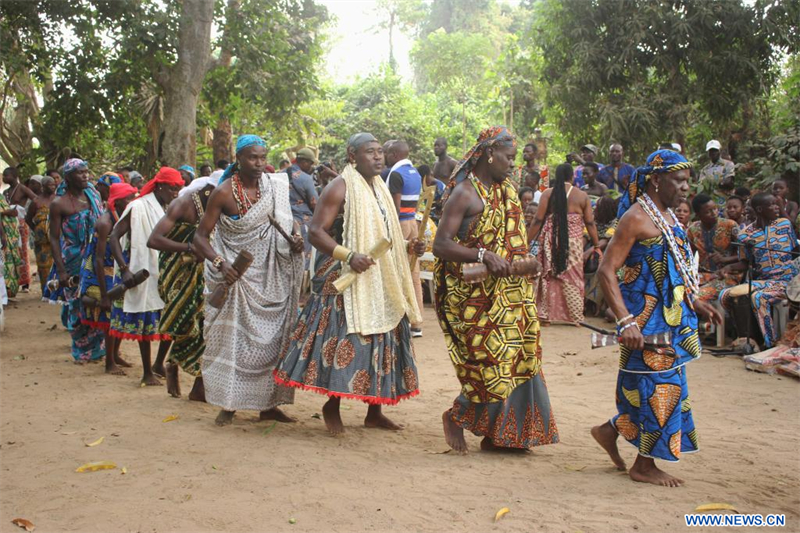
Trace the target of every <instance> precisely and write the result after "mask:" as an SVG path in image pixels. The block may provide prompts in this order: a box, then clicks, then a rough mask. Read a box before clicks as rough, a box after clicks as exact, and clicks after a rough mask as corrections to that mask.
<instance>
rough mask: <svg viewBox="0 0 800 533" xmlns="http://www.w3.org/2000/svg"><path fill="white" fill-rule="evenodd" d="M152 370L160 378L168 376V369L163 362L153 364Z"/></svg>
mask: <svg viewBox="0 0 800 533" xmlns="http://www.w3.org/2000/svg"><path fill="white" fill-rule="evenodd" d="M151 370H152V371H153V374H155V375H156V376H158V377H160V378H165V377H167V371H166V369H165V368H164V365H163V364H161V365H153V367H152V368H151Z"/></svg>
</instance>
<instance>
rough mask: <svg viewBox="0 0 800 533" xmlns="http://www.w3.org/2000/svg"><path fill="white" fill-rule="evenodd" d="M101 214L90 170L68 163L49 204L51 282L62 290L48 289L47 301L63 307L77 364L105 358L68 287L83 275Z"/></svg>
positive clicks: (96, 333) (78, 162)
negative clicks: (82, 266) (83, 266)
mask: <svg viewBox="0 0 800 533" xmlns="http://www.w3.org/2000/svg"><path fill="white" fill-rule="evenodd" d="M101 211H102V202H101V200H100V195H99V194H98V193H97V191H96V190H95V189H94V187H92V185H91V184H90V183H89V166H88V165H87V164H86V162H85V161H82V160H80V159H70V160H68V161H67V162H66V163H64V181H63V182H61V184H60V185H59V186H58V189H57V190H56V199H55V200H53V202H52V203H51V204H50V245H51V247H52V250H53V267H52V269H51V270H50V276H49V277H48V282H51V281H57V282H58V285H59V287H58V288H57V289H50V288H49V287H45V292H44V300H45V301H49V302H50V303H58V304H61V305H63V307H62V309H61V322H62V324H64V327H65V328H67V330H69V332H70V335H71V336H72V357H73V358H74V359H75V363H78V364H83V363H86V362H87V361H89V360H90V359H91V360H94V359H100V358H101V357H103V355H105V347H104V343H103V332H102V330H99V329H95V328H92V327H89V326H87V325H85V324H81V313H82V304H81V300H80V296H79V291H78V287H77V286H74V287H70V286H69V280H70V278H71V277H72V276H77V275H79V274H80V272H81V263H82V262H83V257H84V255H85V253H86V249H87V248H88V246H89V243H90V242H91V240H92V236H93V235H94V224H95V222H96V221H97V217H99V216H100V213H101Z"/></svg>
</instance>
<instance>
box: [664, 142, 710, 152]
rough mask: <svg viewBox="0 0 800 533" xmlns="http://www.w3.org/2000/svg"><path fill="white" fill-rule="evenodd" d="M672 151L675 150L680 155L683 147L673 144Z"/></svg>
mask: <svg viewBox="0 0 800 533" xmlns="http://www.w3.org/2000/svg"><path fill="white" fill-rule="evenodd" d="M672 149H673V150H675V151H676V152H678V153H680V151H681V145H680V144H678V143H672ZM706 151H708V149H707V148H706Z"/></svg>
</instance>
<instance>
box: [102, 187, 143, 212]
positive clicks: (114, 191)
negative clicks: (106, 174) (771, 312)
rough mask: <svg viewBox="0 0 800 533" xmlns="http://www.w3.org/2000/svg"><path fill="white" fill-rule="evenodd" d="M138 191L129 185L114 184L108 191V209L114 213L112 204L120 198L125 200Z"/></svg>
mask: <svg viewBox="0 0 800 533" xmlns="http://www.w3.org/2000/svg"><path fill="white" fill-rule="evenodd" d="M138 192H139V189H137V188H136V187H134V186H133V185H131V184H129V183H115V184H113V185H112V186H111V188H110V189H109V191H108V208H109V209H110V210H111V211H114V204H115V203H116V201H117V200H119V199H121V198H127V197H128V196H130V195H131V194H136V193H138Z"/></svg>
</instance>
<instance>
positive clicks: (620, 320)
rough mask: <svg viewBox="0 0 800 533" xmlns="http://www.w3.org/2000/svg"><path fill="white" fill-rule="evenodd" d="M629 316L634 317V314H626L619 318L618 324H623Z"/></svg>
mask: <svg viewBox="0 0 800 533" xmlns="http://www.w3.org/2000/svg"><path fill="white" fill-rule="evenodd" d="M629 318H633V315H628V316H624V317H622V318H620V319H619V320H617V326H621V325H622V323H623V322H625V321H626V320H628V319H629Z"/></svg>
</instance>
